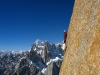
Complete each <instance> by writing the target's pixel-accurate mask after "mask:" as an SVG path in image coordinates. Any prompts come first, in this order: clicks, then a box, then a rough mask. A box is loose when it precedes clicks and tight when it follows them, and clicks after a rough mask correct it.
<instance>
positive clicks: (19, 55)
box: [0, 40, 64, 75]
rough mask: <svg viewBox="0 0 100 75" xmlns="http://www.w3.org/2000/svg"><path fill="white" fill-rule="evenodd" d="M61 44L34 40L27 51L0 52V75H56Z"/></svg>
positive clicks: (61, 53)
mask: <svg viewBox="0 0 100 75" xmlns="http://www.w3.org/2000/svg"><path fill="white" fill-rule="evenodd" d="M63 49H64V45H63V44H60V43H59V44H54V43H51V42H49V41H41V40H36V41H35V42H34V43H33V44H32V45H31V48H30V50H29V51H24V52H23V51H17V52H15V51H9V52H4V51H0V75H58V74H59V69H60V65H61V63H62V58H63V54H64V51H63Z"/></svg>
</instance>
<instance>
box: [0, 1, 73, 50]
mask: <svg viewBox="0 0 100 75" xmlns="http://www.w3.org/2000/svg"><path fill="white" fill-rule="evenodd" d="M73 6H74V0H0V50H6V51H7V50H29V49H30V46H31V44H32V43H34V42H35V41H36V39H40V40H43V41H44V40H48V41H51V42H54V43H59V42H62V41H63V30H65V29H66V30H68V27H69V23H70V18H71V15H72V11H73Z"/></svg>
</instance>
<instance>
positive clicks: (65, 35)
mask: <svg viewBox="0 0 100 75" xmlns="http://www.w3.org/2000/svg"><path fill="white" fill-rule="evenodd" d="M66 38H67V32H64V40H66Z"/></svg>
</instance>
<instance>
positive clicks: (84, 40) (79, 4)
mask: <svg viewBox="0 0 100 75" xmlns="http://www.w3.org/2000/svg"><path fill="white" fill-rule="evenodd" d="M66 45H67V49H66V53H65V55H64V59H63V62H62V65H61V69H60V73H59V75H100V0H75V5H74V10H73V14H72V17H71V21H70V26H69V29H68V37H67V43H66Z"/></svg>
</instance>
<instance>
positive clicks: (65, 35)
mask: <svg viewBox="0 0 100 75" xmlns="http://www.w3.org/2000/svg"><path fill="white" fill-rule="evenodd" d="M66 38H67V32H66V30H64V44H65V47H64V53H65V52H66V48H67V45H66Z"/></svg>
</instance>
